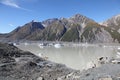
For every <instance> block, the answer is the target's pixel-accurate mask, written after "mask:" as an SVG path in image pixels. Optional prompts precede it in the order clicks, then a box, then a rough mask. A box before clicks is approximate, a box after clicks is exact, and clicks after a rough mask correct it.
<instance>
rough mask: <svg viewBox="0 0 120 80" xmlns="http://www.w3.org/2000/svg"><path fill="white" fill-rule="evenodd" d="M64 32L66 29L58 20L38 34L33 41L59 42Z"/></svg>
mask: <svg viewBox="0 0 120 80" xmlns="http://www.w3.org/2000/svg"><path fill="white" fill-rule="evenodd" d="M65 32H66V28H65V26H64V25H63V24H61V22H60V21H59V20H57V21H54V22H53V23H51V24H50V25H48V27H46V28H45V29H44V30H43V31H42V32H41V33H38V34H37V36H36V37H35V38H34V39H35V40H36V39H37V40H45V41H56V40H60V38H61V37H62V36H63V34H64V33H65Z"/></svg>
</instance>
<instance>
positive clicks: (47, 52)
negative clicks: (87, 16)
mask: <svg viewBox="0 0 120 80" xmlns="http://www.w3.org/2000/svg"><path fill="white" fill-rule="evenodd" d="M17 47H18V48H20V49H22V50H25V51H30V52H32V53H34V54H35V55H38V56H41V55H42V56H44V57H48V60H50V61H53V62H56V63H62V64H65V65H66V66H67V67H70V68H73V69H78V70H82V69H84V68H85V67H86V66H87V64H89V62H90V61H95V60H97V59H98V58H100V57H116V56H118V54H117V53H118V49H119V48H120V45H119V44H74V45H73V44H71V45H67V46H61V47H60V48H55V47H54V46H45V47H40V46H39V43H30V44H28V43H27V44H26V43H20V44H19V45H17Z"/></svg>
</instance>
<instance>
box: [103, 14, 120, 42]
mask: <svg viewBox="0 0 120 80" xmlns="http://www.w3.org/2000/svg"><path fill="white" fill-rule="evenodd" d="M102 25H104V26H106V27H105V29H106V30H107V31H108V32H109V33H110V34H111V36H112V37H113V39H114V41H117V42H120V37H119V36H120V15H116V16H113V17H112V18H110V19H108V20H106V21H105V22H103V23H102Z"/></svg>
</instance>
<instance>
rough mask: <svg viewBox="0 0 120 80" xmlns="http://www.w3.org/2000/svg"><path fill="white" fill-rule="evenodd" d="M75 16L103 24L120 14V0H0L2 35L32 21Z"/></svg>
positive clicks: (0, 27)
mask: <svg viewBox="0 0 120 80" xmlns="http://www.w3.org/2000/svg"><path fill="white" fill-rule="evenodd" d="M75 14H81V15H84V16H87V17H88V18H91V19H93V20H95V21H96V22H103V21H105V20H107V19H108V18H111V17H112V16H115V15H118V14H120V0H0V33H8V32H10V31H12V30H14V29H15V28H17V27H18V26H22V25H24V24H26V23H28V22H30V21H32V20H35V21H40V22H41V21H43V20H46V19H50V18H61V17H64V18H69V17H71V16H73V15H75Z"/></svg>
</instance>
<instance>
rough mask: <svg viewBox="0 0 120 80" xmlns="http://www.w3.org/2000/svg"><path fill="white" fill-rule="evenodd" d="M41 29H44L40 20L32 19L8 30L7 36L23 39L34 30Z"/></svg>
mask: <svg viewBox="0 0 120 80" xmlns="http://www.w3.org/2000/svg"><path fill="white" fill-rule="evenodd" d="M42 29H44V27H43V26H42V24H41V23H40V22H34V21H32V22H30V23H27V24H25V25H24V26H22V27H18V28H16V29H15V30H13V31H12V32H10V33H9V35H8V36H7V37H8V38H11V39H25V38H26V37H27V36H29V35H31V34H32V33H33V32H35V31H36V30H42Z"/></svg>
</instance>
